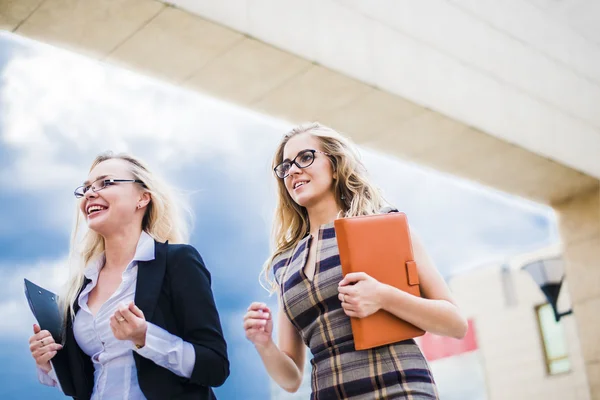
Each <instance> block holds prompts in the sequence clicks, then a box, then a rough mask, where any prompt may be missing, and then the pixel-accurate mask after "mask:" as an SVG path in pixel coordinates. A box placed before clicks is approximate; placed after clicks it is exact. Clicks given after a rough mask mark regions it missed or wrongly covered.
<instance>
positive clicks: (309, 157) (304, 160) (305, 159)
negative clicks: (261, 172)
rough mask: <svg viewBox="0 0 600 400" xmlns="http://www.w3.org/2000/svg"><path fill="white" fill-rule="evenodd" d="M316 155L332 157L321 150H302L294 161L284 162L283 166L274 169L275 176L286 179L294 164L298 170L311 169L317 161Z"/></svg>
mask: <svg viewBox="0 0 600 400" xmlns="http://www.w3.org/2000/svg"><path fill="white" fill-rule="evenodd" d="M315 153H321V154H324V155H326V156H330V155H331V154H329V153H325V152H323V151H319V150H312V149H309V150H302V151H301V152H300V153H298V154H297V155H296V157H294V159H293V160H292V161H284V162H282V163H281V164H279V165H278V166H276V167H275V168H273V171H275V175H277V177H278V178H281V179H285V178H287V176H288V175H289V174H290V168H292V164H295V165H296V166H297V167H298V168H308V167H310V166H311V165H312V163H313V162H314V161H315ZM296 160H297V161H296Z"/></svg>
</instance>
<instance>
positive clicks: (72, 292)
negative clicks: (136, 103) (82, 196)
mask: <svg viewBox="0 0 600 400" xmlns="http://www.w3.org/2000/svg"><path fill="white" fill-rule="evenodd" d="M111 159H119V160H124V161H126V162H127V163H128V164H129V167H130V171H131V173H132V174H133V176H134V178H135V179H139V180H141V181H142V182H143V183H144V184H143V185H142V186H143V188H144V189H143V190H145V191H146V192H148V193H149V194H150V196H151V200H150V203H148V205H147V206H146V212H145V214H144V218H143V220H142V230H144V231H145V232H146V233H148V234H149V235H150V236H151V237H152V238H154V239H155V240H157V241H159V242H166V241H169V242H170V243H185V242H187V240H188V235H189V229H190V226H189V224H188V222H187V221H188V220H189V219H185V218H183V216H184V211H187V212H188V213H190V209H189V207H187V205H186V204H185V202H184V201H183V197H182V196H177V197H175V196H174V194H173V193H172V189H171V188H170V187H169V186H168V185H167V184H166V183H165V182H163V181H162V180H161V179H160V178H159V177H157V176H156V175H154V174H153V173H152V172H151V171H150V169H149V168H148V167H147V166H146V165H145V163H144V162H142V161H141V160H140V159H138V158H135V157H133V156H131V155H128V154H123V153H121V154H113V153H112V152H106V153H103V154H100V155H98V156H97V157H96V158H95V159H94V161H93V162H92V166H91V167H90V171H91V170H92V169H94V167H95V166H96V165H98V164H100V163H101V162H103V161H106V160H111ZM81 222H82V215H81V211H80V209H79V205H77V210H76V218H75V226H74V227H73V231H72V234H71V249H70V256H69V263H70V269H71V271H70V274H71V275H70V278H69V280H68V283H67V285H66V287H65V290H64V293H65V294H64V295H63V296H60V300H59V306H60V309H61V310H62V312H63V316H64V317H66V316H67V313H71V318H73V317H74V314H75V313H74V310H73V304H74V302H75V301H76V300H77V295H78V294H79V290H80V289H81V287H82V285H83V282H84V270H85V267H86V265H87V264H88V263H89V262H90V261H91V260H93V259H95V258H96V257H98V256H100V254H102V252H104V238H103V237H102V236H101V235H99V234H98V233H96V232H94V231H93V230H91V229H89V228H86V229H85V231H84V232H80V225H81ZM81 233H83V237H82V238H81V239H79V235H80V234H81ZM65 321H66V318H65Z"/></svg>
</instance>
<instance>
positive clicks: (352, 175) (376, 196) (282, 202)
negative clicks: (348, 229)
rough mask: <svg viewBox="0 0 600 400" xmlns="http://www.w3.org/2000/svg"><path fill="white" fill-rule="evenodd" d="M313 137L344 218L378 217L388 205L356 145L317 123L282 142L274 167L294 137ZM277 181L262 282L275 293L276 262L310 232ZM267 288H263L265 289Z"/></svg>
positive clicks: (303, 211) (297, 129)
mask: <svg viewBox="0 0 600 400" xmlns="http://www.w3.org/2000/svg"><path fill="white" fill-rule="evenodd" d="M304 133H306V134H310V135H311V136H313V137H315V138H316V139H317V140H318V141H319V142H320V144H321V147H322V150H323V151H324V152H326V153H328V154H329V159H330V161H331V163H332V166H333V170H334V171H335V175H337V177H336V178H335V179H334V188H333V189H334V193H335V198H336V201H337V202H338V206H339V207H340V209H341V210H342V216H343V217H355V216H359V215H371V214H377V213H378V212H379V211H380V210H381V209H382V208H383V206H384V205H385V203H386V202H385V199H384V198H383V195H382V194H381V191H380V190H379V189H378V188H377V187H375V186H374V185H373V184H371V183H370V182H369V179H368V177H367V171H366V168H365V166H364V165H363V163H362V162H361V160H360V156H359V154H358V151H357V150H356V148H355V145H354V144H353V143H352V142H351V141H350V140H349V139H348V138H346V137H344V136H342V135H341V134H339V133H338V132H337V131H335V130H333V129H331V128H329V127H327V126H325V125H322V124H320V123H318V122H311V123H307V124H302V125H299V126H297V127H295V128H294V129H292V130H291V131H290V132H288V133H287V134H286V135H285V136H284V137H283V138H282V139H281V142H280V143H279V145H278V146H277V149H276V150H275V156H274V157H273V162H272V167H273V168H275V167H276V166H277V165H278V164H279V163H281V162H282V161H283V151H284V148H285V145H286V144H287V142H288V141H289V140H290V139H291V138H293V137H294V136H297V135H300V134H304ZM275 179H276V180H277V206H276V208H275V216H274V220H273V228H272V239H273V243H272V246H273V248H274V251H273V253H272V255H271V257H269V259H268V260H267V262H266V263H265V265H264V267H263V278H264V280H265V281H266V282H267V289H268V290H270V291H271V292H272V291H274V290H275V289H276V285H275V283H274V281H273V280H272V279H271V276H270V274H271V270H272V263H273V260H274V259H275V258H276V257H277V256H279V255H281V254H282V253H284V252H286V251H288V250H291V249H293V248H294V247H295V246H296V245H297V244H298V242H299V241H300V240H302V238H303V237H305V236H306V233H307V232H308V230H309V220H308V214H307V212H306V209H305V208H304V207H302V206H300V205H298V204H297V203H296V202H295V201H294V200H293V199H292V198H291V197H290V195H289V193H288V191H287V189H286V188H285V183H284V180H283V179H280V178H278V177H276V176H275ZM263 286H264V285H263Z"/></svg>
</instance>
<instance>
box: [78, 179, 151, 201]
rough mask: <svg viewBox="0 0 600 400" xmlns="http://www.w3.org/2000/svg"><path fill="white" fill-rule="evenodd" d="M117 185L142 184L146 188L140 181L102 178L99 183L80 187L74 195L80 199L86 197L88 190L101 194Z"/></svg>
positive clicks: (95, 182)
mask: <svg viewBox="0 0 600 400" xmlns="http://www.w3.org/2000/svg"><path fill="white" fill-rule="evenodd" d="M116 183H140V184H141V185H143V186H144V187H146V185H144V182H142V181H140V180H139V179H105V178H101V179H98V180H97V181H94V182H93V183H92V184H91V185H87V186H79V187H78V188H77V189H75V191H74V192H73V194H75V197H77V198H78V199H80V198H82V197H83V196H85V194H86V193H87V192H88V190H91V191H92V192H94V193H96V192H99V191H100V190H102V189H106V188H107V187H108V186H112V185H114V184H116Z"/></svg>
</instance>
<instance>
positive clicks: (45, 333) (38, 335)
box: [29, 330, 54, 344]
mask: <svg viewBox="0 0 600 400" xmlns="http://www.w3.org/2000/svg"><path fill="white" fill-rule="evenodd" d="M47 337H50V338H51V337H52V335H51V334H50V332H49V331H47V330H43V331H39V332H38V333H36V334H34V335H33V336H31V337H30V338H29V343H30V344H31V343H34V342H36V341H39V340H42V339H44V341H46V338H47ZM53 341H54V340H53Z"/></svg>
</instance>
